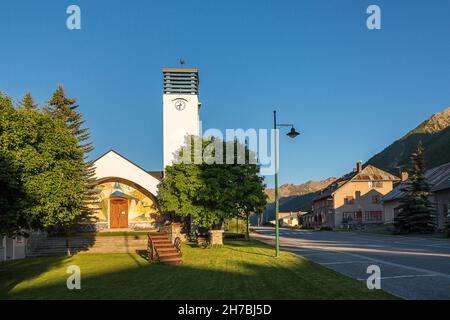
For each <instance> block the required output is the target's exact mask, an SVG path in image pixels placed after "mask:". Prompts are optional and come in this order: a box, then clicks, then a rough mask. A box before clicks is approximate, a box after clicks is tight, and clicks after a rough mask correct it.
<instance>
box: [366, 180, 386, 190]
mask: <svg viewBox="0 0 450 320" xmlns="http://www.w3.org/2000/svg"><path fill="white" fill-rule="evenodd" d="M369 188H370V189H372V188H376V189H378V188H383V181H369Z"/></svg>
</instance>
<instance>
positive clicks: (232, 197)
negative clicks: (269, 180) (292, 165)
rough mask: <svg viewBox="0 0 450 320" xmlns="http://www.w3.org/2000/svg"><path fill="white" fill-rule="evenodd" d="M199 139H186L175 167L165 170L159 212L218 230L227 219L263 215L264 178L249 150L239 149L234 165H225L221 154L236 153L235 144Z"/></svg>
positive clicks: (223, 156) (264, 201) (236, 146)
mask: <svg viewBox="0 0 450 320" xmlns="http://www.w3.org/2000/svg"><path fill="white" fill-rule="evenodd" d="M195 139H197V143H196V142H195ZM199 139H200V138H196V137H189V138H188V139H187V140H186V145H185V146H184V147H182V149H181V150H180V153H179V154H178V158H177V159H176V160H178V161H177V162H178V163H177V164H174V165H172V166H168V167H167V168H166V174H165V178H164V180H163V182H162V183H161V185H160V188H159V192H160V206H161V209H162V210H163V211H166V212H172V213H174V214H176V215H179V216H189V215H191V216H192V217H193V218H194V224H195V225H197V226H200V227H207V228H221V227H222V223H223V221H224V220H225V219H226V218H232V217H238V216H240V217H242V216H244V217H246V218H248V216H249V215H250V214H251V213H252V212H260V211H262V209H263V208H264V206H265V204H266V196H265V194H264V183H263V178H262V177H260V176H259V175H258V173H259V166H258V165H257V164H255V161H251V158H250V157H251V156H252V155H251V154H250V151H249V150H248V148H247V147H243V148H242V149H243V150H244V153H243V154H239V153H238V152H233V155H232V160H233V161H229V160H228V161H227V155H226V153H225V152H224V150H226V148H227V147H228V148H230V147H231V148H234V150H237V149H238V146H239V143H238V142H237V141H234V142H223V141H220V140H217V139H211V140H205V139H203V140H201V141H199ZM241 147H242V146H241ZM186 153H188V156H186ZM242 157H244V159H242ZM187 159H189V160H190V161H186V160H187ZM212 159H214V161H211V160H212ZM183 160H184V161H183ZM188 162H190V163H188Z"/></svg>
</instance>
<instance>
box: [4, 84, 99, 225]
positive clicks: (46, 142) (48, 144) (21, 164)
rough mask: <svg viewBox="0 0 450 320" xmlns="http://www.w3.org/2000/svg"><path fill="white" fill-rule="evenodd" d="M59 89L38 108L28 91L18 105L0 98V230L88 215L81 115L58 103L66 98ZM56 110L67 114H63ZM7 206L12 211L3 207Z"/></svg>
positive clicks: (87, 175)
mask: <svg viewBox="0 0 450 320" xmlns="http://www.w3.org/2000/svg"><path fill="white" fill-rule="evenodd" d="M58 89H59V88H58ZM61 93H64V92H63V91H61V90H57V94H55V95H54V96H53V97H52V100H51V101H53V102H52V103H54V104H51V105H50V107H47V108H44V109H43V110H40V109H38V106H37V105H36V104H35V103H34V101H33V99H32V97H31V95H29V94H27V95H26V96H25V97H24V99H23V100H22V101H20V102H19V105H18V108H14V106H13V105H12V103H11V99H9V98H7V97H6V96H4V95H3V96H0V98H1V99H0V103H1V106H0V120H1V121H0V156H1V157H0V160H1V165H0V170H1V173H0V178H1V182H0V183H1V184H2V186H5V188H4V190H3V191H4V193H3V194H2V199H3V200H0V206H1V207H0V215H2V218H1V219H2V222H3V221H5V223H2V226H5V228H2V230H1V232H2V233H8V234H10V233H14V232H17V231H18V230H23V229H47V230H52V229H53V230H54V229H67V228H69V227H70V226H72V225H74V224H75V223H76V222H79V221H81V220H83V219H85V218H87V217H88V216H89V213H90V211H89V209H88V206H87V202H88V200H89V197H90V194H91V193H90V192H91V186H92V179H91V178H90V176H91V174H92V168H91V167H90V166H89V163H88V164H86V161H85V158H86V153H87V152H88V151H89V150H90V146H89V144H86V143H85V141H86V138H88V134H87V130H85V129H83V128H82V127H81V126H82V120H81V115H79V114H77V113H76V112H74V111H73V109H74V108H70V107H71V106H68V107H67V108H65V107H66V105H64V104H63V103H60V102H61V101H62V100H66V101H68V100H70V99H65V96H64V95H63V94H61ZM59 98H61V100H59ZM71 103H74V101H73V102H72V100H71ZM56 106H58V108H57V107H56ZM59 107H61V109H59ZM61 110H65V111H67V110H70V111H72V113H71V114H66V115H67V116H65V115H64V114H63V113H62V112H60V111H61ZM69 117H70V120H69ZM14 194H16V196H15V198H11V195H14ZM12 205H14V209H9V208H12ZM13 212H15V215H14V214H13ZM3 218H4V219H3ZM6 222H8V223H6Z"/></svg>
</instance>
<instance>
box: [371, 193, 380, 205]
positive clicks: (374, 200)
mask: <svg viewBox="0 0 450 320" xmlns="http://www.w3.org/2000/svg"><path fill="white" fill-rule="evenodd" d="M380 202H381V198H380V196H379V195H378V194H376V195H373V196H372V203H374V204H378V203H380Z"/></svg>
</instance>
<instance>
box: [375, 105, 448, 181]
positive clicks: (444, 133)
mask: <svg viewBox="0 0 450 320" xmlns="http://www.w3.org/2000/svg"><path fill="white" fill-rule="evenodd" d="M419 141H422V144H423V147H424V149H425V162H426V165H427V167H428V168H432V167H435V166H438V165H441V164H443V163H446V162H450V107H449V108H447V109H445V110H444V111H442V112H439V113H436V114H434V115H432V116H431V117H430V118H429V119H427V120H425V121H424V122H422V123H421V124H420V125H419V126H417V127H416V128H415V129H413V130H411V131H410V132H408V133H407V134H406V135H405V136H404V137H402V138H401V139H399V140H397V141H395V142H394V143H392V144H391V145H390V146H388V147H387V148H386V149H384V150H383V151H382V152H380V153H378V154H376V155H375V156H373V157H372V158H370V159H369V160H368V161H367V163H366V164H372V165H374V166H376V167H378V168H380V169H383V170H386V171H389V172H391V173H393V174H398V172H399V168H398V167H404V166H405V167H408V166H409V157H410V156H411V153H412V152H413V151H414V150H415V149H416V147H417V144H418V143H419Z"/></svg>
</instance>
